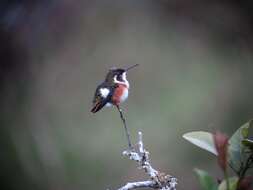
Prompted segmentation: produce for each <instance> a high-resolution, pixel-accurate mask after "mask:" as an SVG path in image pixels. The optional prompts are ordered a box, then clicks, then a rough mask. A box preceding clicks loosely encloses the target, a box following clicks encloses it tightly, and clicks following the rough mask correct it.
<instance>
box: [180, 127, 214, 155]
mask: <svg viewBox="0 0 253 190" xmlns="http://www.w3.org/2000/svg"><path fill="white" fill-rule="evenodd" d="M183 138H184V139H186V140H187V141H189V142H191V143H192V144H194V145H196V146H198V147H200V148H202V149H204V150H207V151H209V152H211V153H213V154H215V155H217V151H216V148H215V145H214V141H213V135H212V134H211V133H208V132H204V131H194V132H189V133H186V134H184V135H183Z"/></svg>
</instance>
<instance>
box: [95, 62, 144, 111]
mask: <svg viewBox="0 0 253 190" xmlns="http://www.w3.org/2000/svg"><path fill="white" fill-rule="evenodd" d="M138 65H139V64H135V65H132V66H130V67H128V68H126V69H123V68H111V69H110V70H109V71H108V73H107V75H106V77H105V80H104V82H102V83H101V84H100V85H98V87H97V88H96V91H95V94H94V98H93V106H92V109H91V112H92V113H96V112H98V111H99V110H101V109H102V108H103V107H105V106H106V107H109V106H112V105H114V106H116V107H117V108H118V109H119V105H120V104H121V103H122V102H124V101H125V100H126V99H127V98H128V90H129V86H130V85H129V82H128V80H127V77H126V75H127V72H128V71H129V70H130V69H132V68H134V67H136V66H138Z"/></svg>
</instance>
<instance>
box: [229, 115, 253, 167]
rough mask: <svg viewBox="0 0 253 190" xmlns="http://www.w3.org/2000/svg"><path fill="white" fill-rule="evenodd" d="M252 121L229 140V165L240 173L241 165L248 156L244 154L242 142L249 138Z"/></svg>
mask: <svg viewBox="0 0 253 190" xmlns="http://www.w3.org/2000/svg"><path fill="white" fill-rule="evenodd" d="M252 124H253V123H252V120H251V121H249V122H247V123H245V124H244V125H243V126H241V127H240V128H239V129H238V130H237V131H236V132H235V133H234V134H233V136H232V137H231V138H230V139H229V147H228V154H229V163H230V165H231V166H232V167H233V168H234V169H235V170H236V171H237V172H239V170H240V166H241V163H242V162H244V161H245V159H246V155H245V153H244V150H245V146H243V144H242V141H243V140H244V139H245V138H248V136H249V128H250V127H251V126H252Z"/></svg>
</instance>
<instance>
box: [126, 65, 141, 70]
mask: <svg viewBox="0 0 253 190" xmlns="http://www.w3.org/2000/svg"><path fill="white" fill-rule="evenodd" d="M138 65H139V64H135V65H132V66H130V67H128V68H126V69H125V70H126V71H129V70H130V69H133V68H134V67H137V66H138Z"/></svg>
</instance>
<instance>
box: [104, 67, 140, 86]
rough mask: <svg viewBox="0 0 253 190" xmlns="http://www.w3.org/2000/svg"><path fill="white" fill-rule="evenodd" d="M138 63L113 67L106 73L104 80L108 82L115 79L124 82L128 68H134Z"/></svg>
mask: <svg viewBox="0 0 253 190" xmlns="http://www.w3.org/2000/svg"><path fill="white" fill-rule="evenodd" d="M138 65H139V64H135V65H132V66H130V67H128V68H126V69H123V68H115V67H113V68H111V69H110V70H109V72H108V73H107V75H106V79H105V80H106V81H107V82H110V83H112V82H115V81H119V82H126V81H127V79H126V73H127V72H128V71H129V70H130V69H132V68H134V67H136V66H138Z"/></svg>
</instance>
